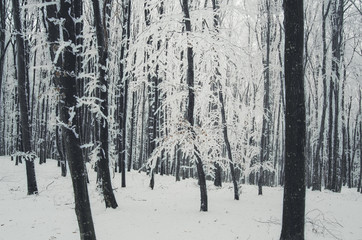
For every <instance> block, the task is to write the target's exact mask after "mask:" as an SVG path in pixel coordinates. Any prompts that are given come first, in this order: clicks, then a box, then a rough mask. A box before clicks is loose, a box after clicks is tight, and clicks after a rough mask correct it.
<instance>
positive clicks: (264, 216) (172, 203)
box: [0, 157, 362, 240]
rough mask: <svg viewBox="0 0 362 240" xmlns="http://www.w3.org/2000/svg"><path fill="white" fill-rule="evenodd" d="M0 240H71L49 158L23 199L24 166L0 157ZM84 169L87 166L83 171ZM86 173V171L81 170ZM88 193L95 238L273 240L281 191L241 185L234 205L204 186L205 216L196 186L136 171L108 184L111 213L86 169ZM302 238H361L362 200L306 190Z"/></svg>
mask: <svg viewBox="0 0 362 240" xmlns="http://www.w3.org/2000/svg"><path fill="white" fill-rule="evenodd" d="M0 164H1V167H0V192H1V194H0V240H21V239H29V240H32V239H34V240H61V239H62V240H72V239H79V233H78V225H77V221H76V216H75V212H74V199H73V194H72V185H71V180H70V177H69V176H67V177H66V178H63V177H61V176H60V168H58V167H57V166H56V165H57V162H56V161H54V160H48V162H47V163H46V164H43V165H38V164H36V166H35V167H36V174H37V181H38V188H39V195H38V196H27V195H26V193H27V187H26V175H25V164H20V165H19V166H15V163H14V162H11V161H10V158H9V157H0ZM88 167H89V166H88ZM88 170H89V169H88ZM89 177H90V181H91V182H90V184H89V185H88V187H89V195H90V198H91V205H92V213H93V220H94V222H95V230H96V235H97V239H101V240H116V239H117V240H118V239H133V240H139V239H148V240H170V239H172V240H188V239H190V240H202V239H205V240H206V239H207V240H213V239H223V240H234V239H250V240H252V239H255V240H269V239H275V240H277V239H279V235H280V230H281V215H282V198H283V189H282V188H280V187H277V188H268V187H264V189H263V190H264V195H263V196H258V195H257V188H256V186H248V185H243V188H242V195H241V197H240V201H234V200H233V190H232V188H231V185H228V184H224V186H223V187H222V188H215V187H214V186H213V185H212V183H211V182H209V183H208V184H209V185H208V197H209V212H206V213H205V212H199V207H200V206H199V205H200V200H199V188H198V185H197V181H196V180H194V179H189V180H182V181H181V182H175V180H174V178H173V177H166V176H163V177H161V176H159V175H156V179H155V189H154V190H151V189H149V187H148V184H149V177H148V176H146V175H145V174H144V173H138V172H131V173H128V175H127V187H126V188H120V180H119V174H118V173H116V174H115V177H114V178H113V186H114V188H115V189H116V190H115V191H116V192H115V194H116V198H117V201H118V204H119V207H118V208H117V209H115V210H113V209H106V208H105V206H104V202H103V200H102V196H101V194H100V193H99V192H98V190H96V185H95V179H96V176H95V173H94V171H93V170H89ZM306 205H307V206H306V222H307V223H306V239H308V240H317V239H318V240H320V239H345V240H360V239H362V217H361V215H362V214H361V213H362V194H359V193H357V192H356V189H346V188H343V191H342V193H340V194H338V193H332V192H328V191H323V192H311V191H307V203H306Z"/></svg>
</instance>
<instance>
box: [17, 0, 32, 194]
mask: <svg viewBox="0 0 362 240" xmlns="http://www.w3.org/2000/svg"><path fill="white" fill-rule="evenodd" d="M12 3H13V18H14V27H15V30H16V32H17V34H16V48H17V56H16V59H17V71H18V72H17V73H18V76H17V78H18V98H19V107H20V122H21V136H22V145H23V152H25V154H31V152H32V149H31V143H30V141H31V139H30V138H31V133H30V125H29V109H28V106H29V105H28V94H27V91H26V86H27V82H26V79H27V78H26V66H25V65H26V64H25V60H26V59H25V51H24V39H23V36H22V28H21V20H20V19H21V17H20V8H19V1H16V0H12ZM25 160H26V175H27V182H28V195H31V194H37V193H38V187H37V183H36V178H35V169H34V162H33V160H34V159H32V158H31V157H27V158H26V159H25Z"/></svg>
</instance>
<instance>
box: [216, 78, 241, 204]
mask: <svg viewBox="0 0 362 240" xmlns="http://www.w3.org/2000/svg"><path fill="white" fill-rule="evenodd" d="M219 100H220V105H221V106H220V110H221V121H222V132H223V135H224V141H225V145H226V151H227V154H228V158H229V165H230V175H231V179H232V181H233V185H234V199H235V200H239V186H238V183H237V181H236V176H235V169H234V161H233V155H232V152H231V146H230V142H229V137H228V129H227V123H226V116H225V106H224V97H223V94H222V89H221V84H220V86H219Z"/></svg>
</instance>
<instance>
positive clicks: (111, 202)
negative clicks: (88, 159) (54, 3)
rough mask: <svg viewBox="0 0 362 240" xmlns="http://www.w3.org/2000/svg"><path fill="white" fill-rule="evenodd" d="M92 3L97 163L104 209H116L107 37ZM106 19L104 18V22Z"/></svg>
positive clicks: (106, 5) (97, 6) (98, 11)
mask: <svg viewBox="0 0 362 240" xmlns="http://www.w3.org/2000/svg"><path fill="white" fill-rule="evenodd" d="M92 3H93V12H94V24H95V27H96V33H97V44H98V65H99V67H98V71H99V83H100V85H101V86H102V89H101V91H100V98H101V99H102V102H101V111H102V115H103V116H102V117H101V120H100V121H99V124H100V126H99V128H100V141H101V148H102V151H101V154H100V159H99V162H98V169H99V170H100V175H101V176H100V177H101V179H102V190H103V195H104V200H105V204H106V207H107V208H108V207H112V208H117V206H118V204H117V201H116V198H115V196H114V193H113V188H112V183H111V176H110V171H109V154H108V144H109V143H108V131H109V130H108V120H107V119H106V117H107V116H108V82H107V79H106V70H105V68H106V62H107V57H108V47H107V46H108V43H107V40H108V36H106V34H107V32H106V29H104V26H106V23H105V22H103V24H102V19H101V13H100V7H99V1H98V0H92ZM109 4H110V3H109V2H108V4H106V3H105V4H104V8H107V7H109ZM103 10H104V11H103V14H106V11H105V9H103ZM105 19H106V17H104V21H106V20H105Z"/></svg>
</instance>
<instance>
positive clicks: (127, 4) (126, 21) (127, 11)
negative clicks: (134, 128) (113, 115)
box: [120, 0, 132, 187]
mask: <svg viewBox="0 0 362 240" xmlns="http://www.w3.org/2000/svg"><path fill="white" fill-rule="evenodd" d="M130 20H131V1H128V0H123V22H122V25H123V26H122V47H121V66H120V76H121V84H123V93H122V96H123V101H122V102H123V106H121V108H122V109H121V111H122V125H121V131H122V134H121V136H122V143H121V146H122V147H121V152H120V154H122V156H121V162H120V164H121V169H122V173H121V174H122V177H121V179H122V181H121V182H122V185H121V186H122V187H126V163H127V159H128V162H129V163H131V159H130V158H129V157H128V156H127V105H128V83H129V75H128V74H127V75H126V74H125V72H124V69H125V61H124V59H125V58H126V56H127V53H126V52H127V51H128V47H129V46H128V41H129V38H130V34H131V33H130V24H131V23H130ZM130 151H132V149H130Z"/></svg>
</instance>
